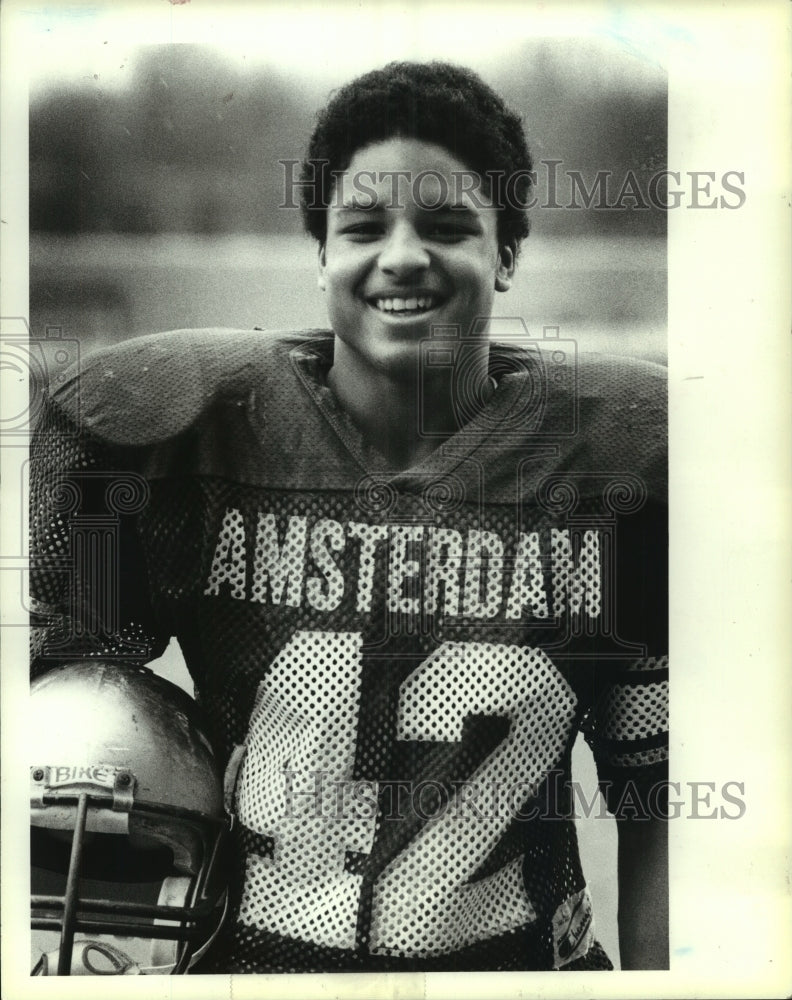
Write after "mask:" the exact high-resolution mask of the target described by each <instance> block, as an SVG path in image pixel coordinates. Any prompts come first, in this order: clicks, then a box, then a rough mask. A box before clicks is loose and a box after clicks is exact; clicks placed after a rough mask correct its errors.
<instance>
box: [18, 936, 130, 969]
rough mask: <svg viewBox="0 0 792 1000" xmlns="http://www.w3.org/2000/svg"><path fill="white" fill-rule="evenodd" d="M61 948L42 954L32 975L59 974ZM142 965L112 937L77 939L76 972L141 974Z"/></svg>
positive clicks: (75, 948)
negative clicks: (103, 939)
mask: <svg viewBox="0 0 792 1000" xmlns="http://www.w3.org/2000/svg"><path fill="white" fill-rule="evenodd" d="M59 954H60V949H59V948H56V949H55V950H54V951H49V952H47V953H46V954H44V955H42V956H41V958H40V959H39V960H38V962H37V963H36V965H35V967H34V969H33V971H32V972H31V975H32V976H56V975H57V974H58V956H59ZM141 971H142V970H141V968H140V966H139V965H138V964H137V963H136V962H135V961H133V960H132V959H131V958H130V957H129V955H127V954H126V952H124V951H122V950H121V949H120V948H117V947H116V946H115V945H113V944H110V943H109V941H75V942H74V950H73V951H72V961H71V973H70V974H71V975H72V976H139V975H140V974H141Z"/></svg>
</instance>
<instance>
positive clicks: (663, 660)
mask: <svg viewBox="0 0 792 1000" xmlns="http://www.w3.org/2000/svg"><path fill="white" fill-rule="evenodd" d="M583 732H584V736H585V739H586V742H587V743H588V745H589V746H590V747H591V750H592V752H593V754H594V760H595V762H596V765H597V775H598V779H599V784H600V790H601V791H602V794H603V796H604V797H605V801H606V803H607V806H608V810H609V811H610V812H611V813H613V815H614V816H616V817H617V818H622V817H624V818H628V817H631V816H632V817H643V816H647V815H654V814H657V813H658V812H659V814H660V815H663V814H664V813H665V795H666V794H667V790H666V782H667V780H668V657H667V656H657V657H647V658H645V659H641V660H637V661H634V662H633V663H631V664H629V665H628V666H626V667H625V668H623V669H622V670H620V671H618V673H617V674H616V675H615V677H614V678H613V682H612V683H611V684H609V685H608V687H607V688H606V689H605V690H604V691H603V692H602V694H601V696H600V697H599V699H598V700H597V702H596V703H595V704H594V706H593V708H592V709H591V710H590V712H589V713H588V715H587V717H586V720H585V722H584V726H583Z"/></svg>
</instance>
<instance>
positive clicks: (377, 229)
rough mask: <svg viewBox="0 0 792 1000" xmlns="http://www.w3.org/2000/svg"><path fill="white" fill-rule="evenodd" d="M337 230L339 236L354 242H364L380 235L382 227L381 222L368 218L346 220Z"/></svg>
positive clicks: (382, 230)
mask: <svg viewBox="0 0 792 1000" xmlns="http://www.w3.org/2000/svg"><path fill="white" fill-rule="evenodd" d="M338 232H339V234H340V235H341V236H346V237H347V238H348V239H351V240H352V241H353V242H354V243H365V242H369V241H370V240H376V239H378V238H379V237H380V236H382V234H383V232H384V227H383V225H382V223H381V222H377V221H375V220H374V219H370V220H367V221H365V222H348V223H347V224H346V225H343V226H341V227H340V229H339V230H338Z"/></svg>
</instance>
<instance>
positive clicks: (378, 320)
mask: <svg viewBox="0 0 792 1000" xmlns="http://www.w3.org/2000/svg"><path fill="white" fill-rule="evenodd" d="M397 172H401V174H399V173H397ZM417 178H420V180H416V179H417ZM462 178H464V180H463V179H462ZM466 188H467V189H470V188H473V191H472V192H471V191H470V190H467V191H466V190H465V189H466ZM497 218H498V216H497V210H496V209H495V208H493V207H492V205H491V203H490V202H489V201H488V199H486V198H485V196H484V193H483V191H482V190H481V187H480V185H478V186H476V185H474V184H472V183H471V173H470V171H469V170H467V169H466V168H465V166H464V164H462V163H460V162H459V160H457V159H456V158H455V157H454V156H453V155H452V154H451V153H450V152H448V151H447V150H446V149H444V148H443V147H441V146H435V145H433V144H431V143H426V142H422V141H420V140H417V139H401V138H394V139H389V140H386V141H384V142H378V143H375V144H373V145H371V146H368V147H366V148H364V149H360V150H358V151H357V153H356V154H355V155H354V157H353V158H352V161H351V162H350V164H349V167H348V169H347V170H346V172H345V174H344V175H343V176H342V177H341V178H340V179H339V182H338V184H337V187H336V191H335V196H334V198H333V201H332V204H331V206H330V207H329V208H328V211H327V241H326V243H325V245H324V246H323V247H322V248H321V250H320V254H319V286H320V287H321V288H323V289H324V291H325V293H326V296H327V310H328V314H329V317H330V323H331V325H332V328H333V331H334V333H335V335H336V338H337V348H340V349H337V351H336V362H335V363H336V365H338V364H339V363H353V364H354V365H355V367H356V369H357V371H358V372H360V371H361V370H363V371H364V370H366V369H368V370H373V371H375V372H378V373H385V374H389V375H392V376H394V377H397V378H399V377H405V376H410V377H412V376H414V373H415V369H416V365H417V363H418V360H419V358H420V344H421V342H422V341H423V340H425V339H427V338H428V337H430V336H431V331H432V327H433V326H434V325H437V324H442V325H443V326H449V325H451V326H456V327H457V328H458V329H459V330H460V332H461V335H462V337H465V336H466V335H467V334H468V332H469V330H470V328H471V324H472V323H473V321H474V320H475V319H477V318H479V317H489V316H490V314H491V309H492V300H493V297H494V293H495V291H496V290H497V291H505V290H506V289H507V288H508V287H509V285H510V281H511V276H512V273H513V270H514V257H513V254H512V252H511V250H510V249H509V248H499V246H498V238H497ZM486 325H487V324H486V323H484V324H481V327H482V328H483V329H486ZM484 343H485V344H486V342H484Z"/></svg>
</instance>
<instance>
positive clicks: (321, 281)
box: [316, 243, 327, 291]
mask: <svg viewBox="0 0 792 1000" xmlns="http://www.w3.org/2000/svg"><path fill="white" fill-rule="evenodd" d="M326 267H327V254H326V252H325V245H324V243H320V244H319V276H318V278H317V280H316V283H317V285H319V287H320V288H321V289H322V291H324V290H325V287H326V286H327V281H326V279H325V269H326Z"/></svg>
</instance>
